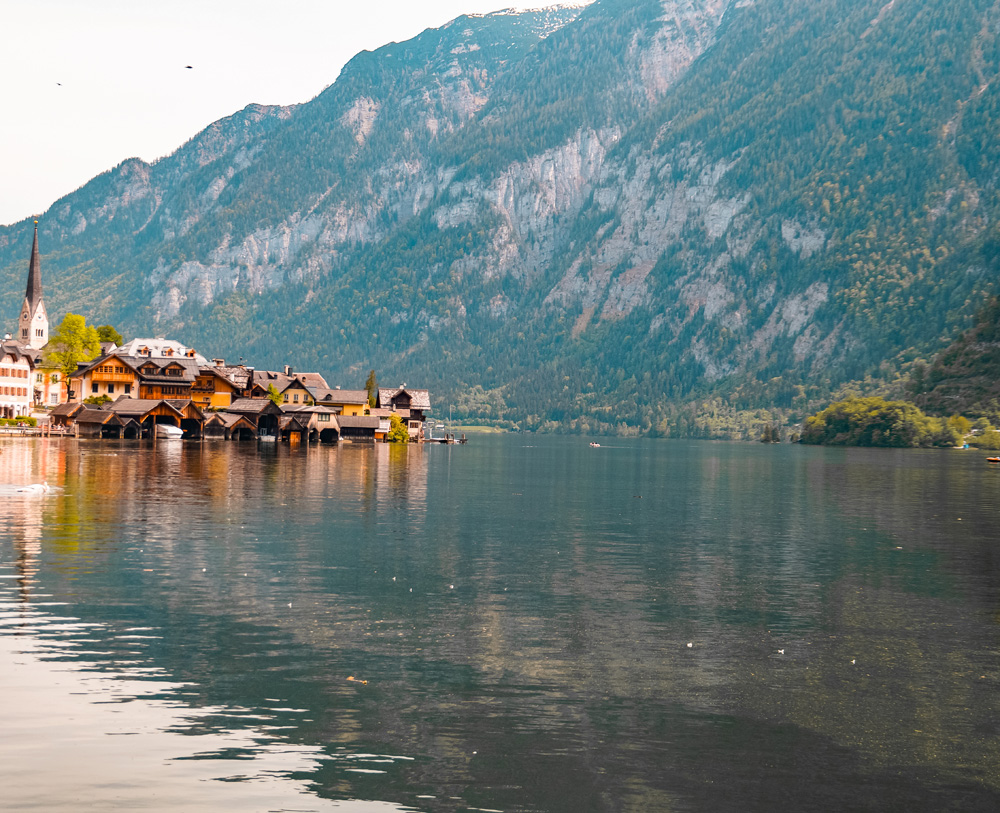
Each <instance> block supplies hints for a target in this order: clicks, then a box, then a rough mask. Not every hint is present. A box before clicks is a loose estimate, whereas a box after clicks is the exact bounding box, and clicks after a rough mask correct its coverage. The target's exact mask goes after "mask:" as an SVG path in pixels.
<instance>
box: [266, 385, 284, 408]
mask: <svg viewBox="0 0 1000 813" xmlns="http://www.w3.org/2000/svg"><path fill="white" fill-rule="evenodd" d="M267 397H268V398H270V399H271V403H272V404H274V405H275V406H281V404H282V401H283V400H284V399H283V398H282V397H281V393H280V392H278V388H277V387H276V386H274V384H268V385H267Z"/></svg>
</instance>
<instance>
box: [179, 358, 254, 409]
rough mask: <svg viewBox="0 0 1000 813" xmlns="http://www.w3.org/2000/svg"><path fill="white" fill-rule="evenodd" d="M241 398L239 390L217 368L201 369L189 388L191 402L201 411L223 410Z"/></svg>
mask: <svg viewBox="0 0 1000 813" xmlns="http://www.w3.org/2000/svg"><path fill="white" fill-rule="evenodd" d="M240 397H242V392H241V390H240V388H239V387H238V386H237V385H236V384H235V383H234V382H233V381H232V380H231V379H230V378H228V377H227V376H226V374H225V373H224V372H223V370H222V369H219V368H217V367H202V368H201V369H199V370H198V375H197V376H196V377H195V380H194V384H193V385H192V386H191V400H192V401H194V402H195V403H196V404H197V405H198V406H199V407H201V409H203V410H204V409H225V408H226V407H228V406H229V405H230V404H231V403H232V402H233V401H234V400H235V399H236V398H240Z"/></svg>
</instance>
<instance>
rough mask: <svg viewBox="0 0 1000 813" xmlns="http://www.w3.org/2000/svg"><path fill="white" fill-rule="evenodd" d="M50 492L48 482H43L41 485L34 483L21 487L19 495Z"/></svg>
mask: <svg viewBox="0 0 1000 813" xmlns="http://www.w3.org/2000/svg"><path fill="white" fill-rule="evenodd" d="M48 490H49V484H48V481H46V480H42V482H40V483H32V484H31V485H30V486H21V488H19V489H18V493H26V494H44V493H45V492H46V491H48Z"/></svg>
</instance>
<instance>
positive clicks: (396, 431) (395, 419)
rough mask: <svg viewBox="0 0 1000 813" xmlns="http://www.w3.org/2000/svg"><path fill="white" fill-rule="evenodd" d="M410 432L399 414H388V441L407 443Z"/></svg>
mask: <svg viewBox="0 0 1000 813" xmlns="http://www.w3.org/2000/svg"><path fill="white" fill-rule="evenodd" d="M409 440H410V433H409V432H407V431H406V424H405V423H403V421H402V419H401V418H400V417H399V415H390V416H389V443H408V442H409Z"/></svg>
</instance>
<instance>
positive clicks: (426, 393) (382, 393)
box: [378, 387, 431, 410]
mask: <svg viewBox="0 0 1000 813" xmlns="http://www.w3.org/2000/svg"><path fill="white" fill-rule="evenodd" d="M403 392H405V393H406V394H407V395H409V396H410V409H425V410H426V409H430V408H431V393H430V390H418V389H414V388H412V387H398V388H397V389H391V388H385V389H383V388H382V387H379V391H378V405H379V406H380V407H388V406H390V405H391V404H392V402H393V401H395V400H396V396H398V395H399V394H400V393H403Z"/></svg>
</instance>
